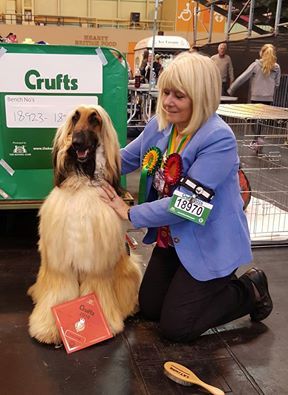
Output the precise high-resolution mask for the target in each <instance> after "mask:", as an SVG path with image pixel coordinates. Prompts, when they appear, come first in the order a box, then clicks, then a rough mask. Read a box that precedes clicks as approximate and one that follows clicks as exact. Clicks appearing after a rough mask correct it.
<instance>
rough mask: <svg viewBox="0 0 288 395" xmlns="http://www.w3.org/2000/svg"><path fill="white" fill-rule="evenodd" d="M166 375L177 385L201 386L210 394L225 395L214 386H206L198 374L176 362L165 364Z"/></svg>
mask: <svg viewBox="0 0 288 395" xmlns="http://www.w3.org/2000/svg"><path fill="white" fill-rule="evenodd" d="M164 373H165V375H166V376H167V377H169V379H171V380H173V381H175V382H176V383H179V384H182V385H193V384H195V385H199V386H200V387H202V388H205V389H206V390H207V391H209V392H210V394H214V395H224V392H223V391H222V390H220V389H219V388H216V387H213V385H210V384H206V383H204V381H202V380H200V379H199V378H198V377H197V376H196V374H194V373H193V372H192V371H191V370H190V369H188V368H186V367H185V366H183V365H180V364H179V363H176V362H165V364H164Z"/></svg>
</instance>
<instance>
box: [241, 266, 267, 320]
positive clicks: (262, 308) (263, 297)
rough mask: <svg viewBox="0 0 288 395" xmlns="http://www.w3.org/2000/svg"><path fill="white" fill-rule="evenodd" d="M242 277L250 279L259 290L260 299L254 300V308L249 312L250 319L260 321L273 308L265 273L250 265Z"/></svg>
mask: <svg viewBox="0 0 288 395" xmlns="http://www.w3.org/2000/svg"><path fill="white" fill-rule="evenodd" d="M241 277H242V278H243V279H245V280H246V279H247V280H250V281H251V282H252V283H253V284H254V285H255V287H256V289H257V291H258V292H259V296H260V299H259V300H256V302H255V306H254V310H253V311H252V312H251V313H250V317H251V321H254V322H260V321H262V320H264V319H265V318H267V317H268V315H270V313H271V311H272V310H273V302H272V299H271V296H270V294H269V290H268V281H267V277H266V275H265V273H264V272H263V271H262V270H260V269H257V268H256V267H252V269H250V270H248V271H247V272H246V273H244V274H243V276H241Z"/></svg>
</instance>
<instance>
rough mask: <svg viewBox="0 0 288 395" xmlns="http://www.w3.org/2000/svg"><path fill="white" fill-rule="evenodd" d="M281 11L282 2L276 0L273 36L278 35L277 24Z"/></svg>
mask: <svg viewBox="0 0 288 395" xmlns="http://www.w3.org/2000/svg"><path fill="white" fill-rule="evenodd" d="M281 9H282V0H277V8H276V15H275V26H274V34H275V35H277V34H278V33H279V23H280V17H281Z"/></svg>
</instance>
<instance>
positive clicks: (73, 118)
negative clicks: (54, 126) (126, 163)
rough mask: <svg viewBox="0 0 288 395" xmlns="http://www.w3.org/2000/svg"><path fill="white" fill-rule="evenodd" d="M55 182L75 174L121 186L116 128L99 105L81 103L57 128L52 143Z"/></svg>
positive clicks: (117, 187) (58, 184)
mask: <svg viewBox="0 0 288 395" xmlns="http://www.w3.org/2000/svg"><path fill="white" fill-rule="evenodd" d="M53 164H54V178H55V185H57V186H60V185H61V183H62V182H63V181H64V180H65V179H66V178H68V177H69V176H71V175H73V174H79V175H80V174H81V175H85V176H87V177H89V178H90V179H91V180H97V181H101V179H105V180H106V181H108V182H109V183H110V184H111V185H113V186H114V187H115V188H116V190H119V185H120V151H119V143H118V138H117V134H116V131H115V129H114V127H113V124H112V121H111V119H110V117H109V115H108V114H107V112H106V111H105V110H104V109H103V108H102V107H101V106H99V105H97V106H80V107H77V108H76V109H75V110H74V111H73V112H71V113H70V114H69V115H68V116H67V118H66V121H65V123H64V124H63V125H62V126H61V127H60V128H59V129H58V130H57V133H56V135H55V139H54V144H53Z"/></svg>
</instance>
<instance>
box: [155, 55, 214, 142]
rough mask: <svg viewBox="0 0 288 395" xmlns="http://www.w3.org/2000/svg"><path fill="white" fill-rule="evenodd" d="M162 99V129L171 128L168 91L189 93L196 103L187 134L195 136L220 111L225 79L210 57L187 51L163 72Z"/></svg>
mask: <svg viewBox="0 0 288 395" xmlns="http://www.w3.org/2000/svg"><path fill="white" fill-rule="evenodd" d="M157 87H158V89H159V98H158V102H157V108H156V114H157V115H158V122H159V130H163V129H164V128H166V127H167V126H168V124H169V123H168V121H167V118H166V112H165V110H164V108H163V93H164V90H165V89H172V90H177V91H180V92H183V93H185V94H186V95H187V96H188V97H189V98H190V99H191V101H192V114H191V119H190V121H189V124H188V125H187V127H186V128H185V129H184V130H183V131H182V132H181V134H183V135H187V134H194V133H195V132H196V131H197V130H198V129H199V127H200V126H201V125H203V123H204V122H206V121H207V119H208V118H209V117H210V116H211V115H212V114H213V113H214V112H215V111H216V110H217V108H218V106H219V103H220V98H221V77H220V72H219V70H218V67H217V66H216V64H215V62H213V60H211V59H210V58H209V57H208V56H203V55H200V54H198V53H189V52H184V53H181V54H179V55H178V56H176V58H175V59H174V60H173V61H172V62H171V63H170V64H169V65H168V66H167V67H166V69H164V71H162V73H161V74H160V77H159V79H158V84H157Z"/></svg>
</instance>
